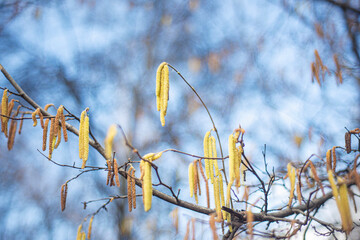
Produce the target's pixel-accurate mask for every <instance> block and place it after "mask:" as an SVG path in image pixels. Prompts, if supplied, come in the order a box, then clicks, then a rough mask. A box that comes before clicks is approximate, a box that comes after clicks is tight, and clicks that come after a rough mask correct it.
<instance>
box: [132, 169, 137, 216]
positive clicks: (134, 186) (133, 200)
mask: <svg viewBox="0 0 360 240" xmlns="http://www.w3.org/2000/svg"><path fill="white" fill-rule="evenodd" d="M131 196H132V204H133V208H134V209H136V185H135V169H133V170H132V172H131Z"/></svg>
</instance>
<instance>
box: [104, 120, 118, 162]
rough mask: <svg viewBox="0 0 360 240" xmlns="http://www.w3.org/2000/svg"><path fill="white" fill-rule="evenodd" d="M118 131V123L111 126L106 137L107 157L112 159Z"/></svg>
mask: <svg viewBox="0 0 360 240" xmlns="http://www.w3.org/2000/svg"><path fill="white" fill-rule="evenodd" d="M116 133H117V128H116V125H115V124H113V125H111V126H110V128H109V130H108V132H107V135H106V138H105V156H106V159H111V156H112V154H113V150H112V145H113V141H114V138H115V135H116Z"/></svg>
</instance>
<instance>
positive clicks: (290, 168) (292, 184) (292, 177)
mask: <svg viewBox="0 0 360 240" xmlns="http://www.w3.org/2000/svg"><path fill="white" fill-rule="evenodd" d="M287 170H288V175H289V180H290V197H289V203H288V207H291V203H292V200H293V198H294V191H295V180H296V178H295V168H294V167H293V166H292V165H291V163H288V165H287Z"/></svg>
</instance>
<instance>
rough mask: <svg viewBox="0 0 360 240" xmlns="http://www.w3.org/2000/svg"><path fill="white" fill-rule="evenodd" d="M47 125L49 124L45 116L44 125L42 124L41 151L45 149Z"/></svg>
mask: <svg viewBox="0 0 360 240" xmlns="http://www.w3.org/2000/svg"><path fill="white" fill-rule="evenodd" d="M48 125H49V119H48V118H47V119H46V120H45V126H44V129H43V144H42V150H43V151H45V150H46V140H47V131H48ZM19 134H20V133H19Z"/></svg>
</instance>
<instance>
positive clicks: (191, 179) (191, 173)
mask: <svg viewBox="0 0 360 240" xmlns="http://www.w3.org/2000/svg"><path fill="white" fill-rule="evenodd" d="M188 176H189V190H190V197H193V196H194V163H190V165H189V169H188Z"/></svg>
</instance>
